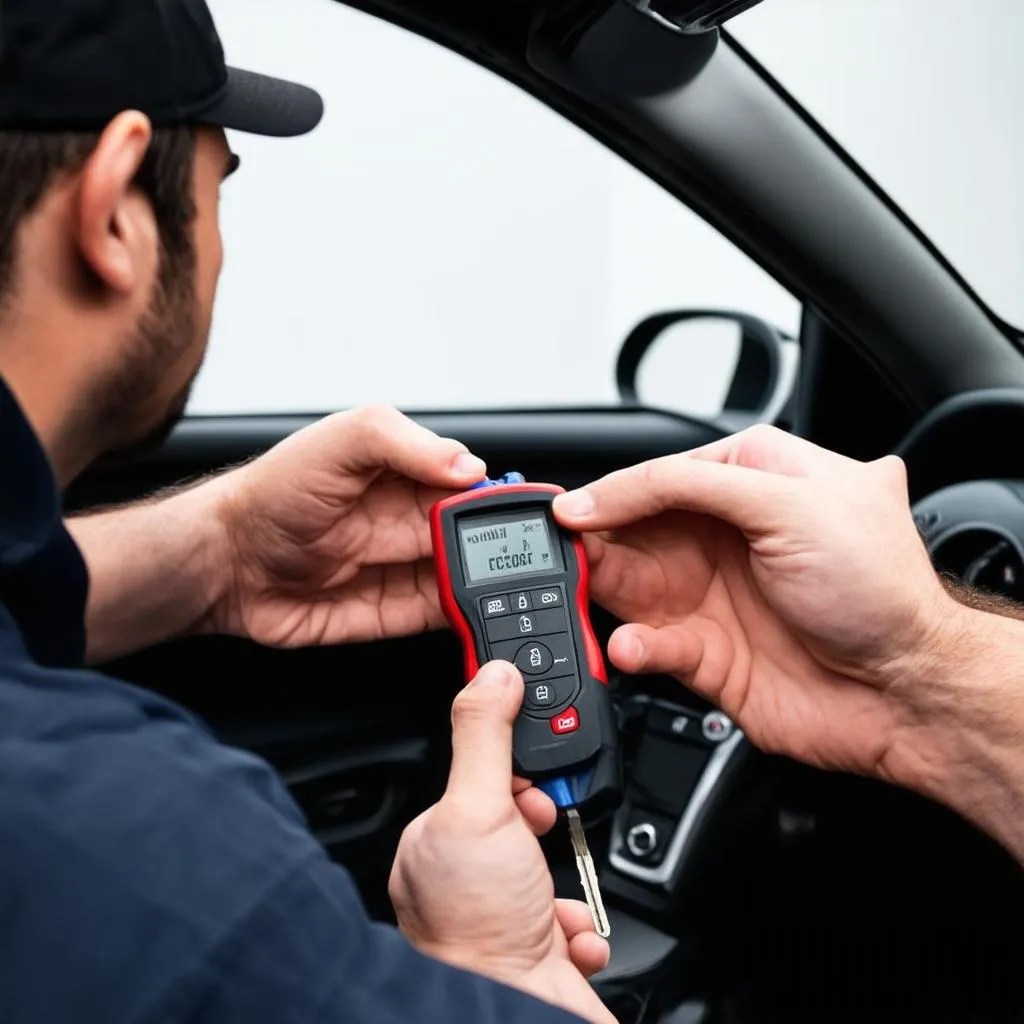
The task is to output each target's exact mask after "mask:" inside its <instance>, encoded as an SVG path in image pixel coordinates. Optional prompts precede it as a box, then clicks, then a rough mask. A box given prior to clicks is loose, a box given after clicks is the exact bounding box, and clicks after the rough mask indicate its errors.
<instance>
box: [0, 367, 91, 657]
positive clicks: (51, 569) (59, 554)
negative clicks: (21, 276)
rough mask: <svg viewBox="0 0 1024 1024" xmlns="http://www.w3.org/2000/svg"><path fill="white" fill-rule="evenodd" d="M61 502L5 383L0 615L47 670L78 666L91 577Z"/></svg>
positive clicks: (1, 393) (1, 397) (0, 410)
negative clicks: (7, 616)
mask: <svg viewBox="0 0 1024 1024" xmlns="http://www.w3.org/2000/svg"><path fill="white" fill-rule="evenodd" d="M61 504H62V503H61V495H60V490H59V488H58V486H57V481H56V478H55V477H54V474H53V469H52V467H51V466H50V461H49V459H48V458H47V456H46V452H45V451H44V450H43V447H42V445H41V444H40V442H39V439H38V438H37V437H36V435H35V432H34V431H33V430H32V427H31V425H30V424H29V422H28V420H27V419H26V418H25V415H24V413H23V412H22V411H21V408H20V406H19V405H18V403H17V400H16V399H15V397H14V395H13V394H12V393H11V391H10V390H9V389H8V387H7V386H6V385H5V384H4V382H3V380H2V378H0V612H2V610H3V608H4V607H6V610H7V611H8V612H9V613H10V615H11V616H12V617H13V619H14V622H15V624H16V625H17V626H18V628H19V631H20V632H21V634H22V638H23V640H24V642H25V645H26V647H28V649H29V651H30V653H31V654H32V655H33V656H34V657H35V658H36V660H37V661H39V662H41V663H43V664H50V665H70V664H78V663H80V662H81V660H82V657H83V656H84V651H85V625H84V622H85V603H86V597H87V593H88V576H87V574H86V569H85V563H84V562H83V561H82V556H81V554H80V553H79V551H78V548H77V547H76V546H75V543H74V541H73V540H72V539H71V536H70V534H68V532H67V531H66V530H65V529H64V523H63V518H62V508H61ZM2 628H3V616H2V614H0V629H2Z"/></svg>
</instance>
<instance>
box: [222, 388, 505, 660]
mask: <svg viewBox="0 0 1024 1024" xmlns="http://www.w3.org/2000/svg"><path fill="white" fill-rule="evenodd" d="M485 473H486V466H485V465H484V463H483V462H482V461H481V460H480V459H478V458H476V456H474V455H471V454H469V452H468V451H467V450H466V448H465V447H464V446H463V445H461V444H459V443H458V442H456V441H451V440H447V439H444V438H440V437H438V436H436V435H435V434H432V433H431V432H430V431H429V430H426V429H424V428H423V427H420V426H417V425H416V424H415V423H413V422H412V421H411V420H409V419H407V418H406V417H405V416H403V415H401V414H400V413H398V412H396V411H395V410H393V409H386V408H383V409H377V408H374V409H363V410H358V411H355V412H346V413H339V414H337V415H335V416H330V417H328V418H327V419H325V420H322V421H320V422H319V423H316V424H314V425H313V426H311V427H308V428H307V429H305V430H302V431H300V432H299V433H297V434H295V435H294V436H293V437H290V438H289V439H287V440H286V441H284V442H282V443H281V444H279V445H278V446H277V447H276V448H274V449H272V450H271V451H270V452H268V453H267V454H266V455H264V456H263V457H262V458H259V459H257V460H255V461H254V462H252V463H250V464H249V465H247V466H244V467H242V468H241V469H238V470H235V471H234V472H232V473H229V474H227V475H225V476H224V477H222V478H220V479H218V480H216V481H214V482H213V483H212V484H210V485H208V486H209V487H211V492H210V494H211V496H216V498H217V500H216V504H215V509H214V510H211V514H216V515H217V517H218V519H219V521H220V523H221V524H222V526H223V537H224V541H225V557H224V570H225V573H226V586H225V587H224V589H223V592H222V593H221V595H220V596H219V598H218V600H217V601H216V603H215V604H214V606H213V608H212V611H211V613H210V616H209V618H208V623H207V628H208V629H209V630H211V631H214V632H220V633H228V634H237V635H242V636H247V637H251V638H252V639H254V640H257V641H259V642H260V643H263V644H266V645H269V646H281V647H302V646H311V645H314V644H337V643H347V642H351V641H358V640H377V639H380V638H382V637H389V636H401V635H405V634H410V633H416V632H420V631H422V630H426V629H430V628H435V627H438V626H441V625H442V624H443V623H444V618H443V616H442V614H441V610H440V606H439V604H438V599H437V591H436V587H435V584H434V575H433V569H432V566H431V562H430V551H431V547H430V531H429V523H428V519H427V514H428V512H429V509H430V506H431V504H433V502H435V501H437V500H438V499H439V498H442V497H444V496H445V495H447V494H450V493H452V492H453V491H455V490H462V489H465V488H467V487H469V486H471V485H472V484H474V483H477V482H478V481H480V480H482V479H483V478H484V475H485Z"/></svg>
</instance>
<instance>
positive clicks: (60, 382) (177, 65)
mask: <svg viewBox="0 0 1024 1024" xmlns="http://www.w3.org/2000/svg"><path fill="white" fill-rule="evenodd" d="M321 112H322V107H321V101H320V98H319V97H318V96H317V94H316V93H314V92H312V91H310V90H308V89H305V88H302V87H300V86H295V85H290V84H287V83H283V82H280V81H276V80H271V79H266V78H262V77H259V76H254V75H251V74H247V73H244V72H239V71H233V70H229V69H227V67H226V66H225V64H224V59H223V53H222V50H221V46H220V42H219V40H218V38H217V35H216V31H215V29H214V26H213V23H212V20H211V18H210V15H209V12H208V10H207V9H206V6H205V4H204V3H203V0H3V2H2V3H0V197H2V202H0V917H2V921H3V928H2V933H0V954H2V955H0V1019H3V1020H4V1021H10V1022H11V1024H16V1022H17V1024H23V1022H24V1024H28V1022H31V1024H49V1022H67V1021H71V1020H79V1021H102V1022H104V1024H128V1022H136V1021H154V1022H155V1021H185V1020H188V1021H191V1022H196V1024H199V1022H203V1021H210V1022H214V1021H216V1022H218V1024H228V1022H232V1021H238V1022H242V1021H244V1022H246V1024H259V1022H261V1021H267V1022H273V1024H283V1022H285V1021H296V1022H298V1021H313V1020H314V1019H315V1020H318V1021H324V1022H327V1021H342V1020H344V1021H358V1022H364V1021H365V1022H373V1024H385V1022H388V1021H445V1022H453V1024H458V1022H459V1021H467V1022H468V1021H473V1022H475V1024H486V1022H488V1021H524V1022H525V1021H527V1020H529V1021H533V1022H537V1024H545V1022H551V1024H554V1022H556V1021H563V1020H565V1021H567V1020H570V1019H572V1017H571V1016H570V1014H569V1013H567V1012H566V1011H567V1010H569V1011H575V1013H577V1014H579V1015H582V1016H585V1017H587V1018H589V1019H590V1020H593V1021H610V1020H611V1018H610V1016H609V1015H608V1014H607V1012H606V1010H605V1009H604V1007H603V1006H602V1005H601V1003H600V1001H599V1000H598V999H597V998H596V996H595V995H594V993H593V991H592V989H591V988H590V986H589V985H588V983H587V980H586V976H587V975H588V974H590V973H592V972H593V971H595V970H597V969H599V968H600V967H601V966H603V964H604V963H605V962H606V961H607V957H608V950H607V946H606V944H605V943H604V942H603V940H601V939H599V938H598V937H597V936H596V935H595V934H594V932H593V928H592V925H591V924H590V919H589V914H588V913H587V910H586V908H585V907H584V906H582V905H581V904H579V903H575V902H563V901H556V900H555V898H554V890H553V884H552V880H551V876H550V873H549V872H548V870H547V866H546V864H545V862H544V858H543V855H542V853H541V850H540V847H539V845H538V842H537V839H536V835H537V834H539V833H542V832H544V831H546V830H547V829H549V828H550V827H551V826H552V825H553V823H554V817H555V812H554V807H553V805H552V804H551V802H550V801H549V800H548V799H547V798H546V797H544V796H543V795H542V794H540V793H539V792H538V791H536V790H533V789H531V788H529V787H527V788H522V787H521V786H518V785H517V786H516V787H515V788H513V779H512V774H511V743H512V738H511V737H512V722H513V720H514V718H515V716H516V714H517V712H518V709H519V706H520V703H521V701H522V697H523V683H522V679H521V678H520V677H519V675H518V673H517V672H515V670H514V669H513V668H512V667H511V666H509V665H503V664H494V665H489V666H485V667H484V669H483V670H482V671H481V673H480V675H479V676H478V677H477V679H476V680H475V681H474V682H473V683H472V684H470V685H469V686H468V687H467V688H466V689H465V690H464V691H463V692H462V693H461V694H460V696H459V698H458V699H457V700H456V704H455V709H454V712H453V727H454V736H453V750H454V757H453V764H452V770H451V777H450V781H449V787H448V791H447V793H446V795H445V797H444V799H443V800H442V801H441V802H440V803H439V804H438V805H437V806H436V807H435V808H432V809H431V810H430V811H428V812H427V813H426V814H425V815H424V816H422V817H421V818H420V819H418V820H417V821H416V822H415V823H414V824H413V825H412V826H410V828H409V829H408V830H407V833H406V835H405V837H404V839H403V843H402V846H401V849H400V852H399V856H398V858H397V860H396V864H395V868H394V873H393V880H392V897H393V900H394V903H395V907H396V911H397V913H398V917H399V921H400V924H401V932H402V933H404V934H402V933H400V932H399V931H396V930H394V929H390V928H385V927H383V926H380V925H375V924H373V923H371V922H370V921H369V920H368V919H367V916H366V913H365V911H364V910H363V908H362V906H361V904H360V902H359V898H358V895H357V893H356V891H355V889H354V887H353V885H352V883H351V881H350V880H349V878H348V876H347V875H346V874H345V872H344V871H343V870H342V869H341V868H340V867H339V866H337V865H335V864H333V863H332V862H331V861H330V860H329V859H328V857H327V856H326V854H325V852H324V850H323V849H322V848H321V847H320V846H319V844H318V843H317V842H316V841H315V840H314V838H313V837H312V836H311V835H310V833H309V832H308V830H307V828H306V826H305V823H304V822H303V820H302V817H301V814H300V813H299V811H298V809H297V808H296V807H295V805H294V803H293V802H292V801H291V799H290V797H289V796H288V794H287V792H286V790H285V788H284V786H283V785H282V783H281V781H280V780H279V779H278V778H277V777H276V776H275V775H274V773H273V772H272V771H271V770H270V768H269V767H268V766H267V765H266V764H264V763H263V762H261V761H259V760H257V759H256V758H253V757H251V756H249V755H246V754H244V753H242V752H240V751H235V750H229V749H227V748H225V747H222V746H220V745H218V744H217V742H216V741H215V739H214V738H213V737H212V736H211V735H210V734H209V733H208V732H207V731H206V730H205V729H204V727H203V726H202V724H201V723H199V722H198V721H196V720H195V719H194V718H193V717H192V716H191V715H189V714H188V713H187V712H186V711H184V710H183V709H181V708H180V707H177V706H176V705H174V704H172V703H170V702H168V701H166V700H163V699H161V698H159V697H158V696H156V695H155V694H151V693H146V692H143V691H140V690H138V689H135V688H133V687H130V686H127V685H124V684H122V683H120V682H117V681H115V680H113V679H110V678H106V677H104V676H102V675H100V674H98V673H95V672H91V671H88V670H87V669H86V668H85V666H86V665H88V664H89V663H93V664H95V663H98V662H103V661H107V660H109V659H111V658H115V657H117V656H119V655H123V654H125V653H127V652H129V651H132V650H135V649H138V648H141V647H144V646H147V645H150V644H153V643H156V642H159V641H161V640H165V639H168V638H170V637H175V636H184V635H186V634H196V633H213V632H216V633H224V634H232V635H236V636H242V637H247V638H250V639H252V640H255V641H257V642H259V643H262V644H267V645H276V646H299V645H309V644H338V643H345V642H351V641H358V640H367V639H373V638H379V637H386V636H398V635H402V634H406V633H412V632H418V631H420V630H423V629H425V628H429V627H434V626H439V625H441V624H442V622H443V619H442V616H441V613H440V610H439V608H438V602H437V595H436V591H435V590H434V588H433V585H432V574H431V570H430V565H429V561H428V556H429V551H430V541H429V532H428V528H427V522H426V519H425V516H424V509H425V508H427V507H429V504H430V503H431V501H432V500H434V499H435V498H436V497H439V496H441V495H444V494H446V493H450V492H452V491H455V490H460V489H464V488H465V487H467V486H469V485H471V484H473V483H475V482H477V481H479V480H481V479H482V478H483V477H484V474H485V471H486V470H485V467H484V465H483V463H482V462H481V461H480V460H479V459H477V458H475V457H474V456H472V455H471V454H470V453H469V452H467V451H466V449H465V448H464V447H463V446H462V445H460V444H458V443H456V442H454V441H450V440H445V439H443V438H439V437H436V436H435V435H433V434H431V433H430V432H428V431H426V430H423V429H421V428H419V427H417V426H416V425H414V424H413V423H412V422H410V421H409V420H407V419H405V418H404V417H402V416H400V415H399V414H398V413H396V412H393V411H391V410H387V409H371V410H363V411H357V412H354V413H346V414H341V415H338V416H334V417H330V418H328V419H326V420H324V421H322V422H320V423H318V424H316V425H315V426H313V427H311V428H310V429H308V430H305V431H303V432H301V433H299V434H297V435H295V436H294V437H292V438H291V439H289V440H288V441H286V442H285V443H284V444H282V445H280V446H279V447H278V448H276V449H275V450H273V451H271V452H270V453H268V454H267V455H266V456H264V457H263V458H261V459H259V460H257V461H255V462H252V463H250V464H247V465H245V466H243V467H239V468H237V469H234V470H232V471H229V472H227V473H225V474H223V475H221V476H219V477H216V478H213V479H211V480H208V481H206V482H205V483H202V484H200V485H198V486H194V487H191V488H184V489H181V490H180V491H178V492H177V493H173V494H169V495H163V496H161V497H160V499H159V500H152V501H149V502H144V503H142V504H140V505H137V506H135V507H132V508H128V509H123V510H120V511H113V512H106V513H101V514H96V515H91V516H86V517H82V518H78V519H75V520H73V521H71V522H70V523H68V524H66V525H65V524H64V523H63V522H62V520H61V507H60V491H61V489H63V488H64V487H65V486H66V485H67V484H68V483H69V482H70V481H72V480H73V479H74V478H75V477H76V476H77V475H78V474H79V473H81V472H82V470H84V469H85V468H86V467H87V466H89V465H90V464H92V463H94V462H95V461H96V460H97V459H99V458H101V457H103V456H105V455H109V453H111V452H124V451H126V450H129V449H131V448H133V447H137V446H138V445H139V444H140V443H148V442H152V441H153V440H155V439H159V438H160V437H162V436H163V435H165V434H166V432H167V431H168V429H169V428H170V427H171V426H172V425H173V424H174V422H175V421H176V420H177V418H178V417H179V416H180V415H181V413H182V410H183V408H184V406H185V402H186V397H187V395H188V391H189V386H190V384H191V382H192V380H193V378H194V376H195V374H196V372H197V370H198V368H199V366H200V364H201V362H202V359H203V356H204V353H205V349H206V344H207V336H208V333H209V329H210V322H211V316H212V309H213V303H214V293H215V290H216V284H217V278H218V275H219V272H220V267H221V256H222V252H221V238H220V232H219V228H218V198H219V189H220V186H221V183H222V181H223V180H224V179H225V178H227V177H228V176H229V175H230V174H231V173H232V171H233V170H235V168H236V167H237V160H236V159H235V158H234V156H233V155H232V154H231V152H230V150H229V148H228V145H227V140H226V136H225V133H224V129H225V128H233V129H237V130H240V131H250V132H258V133H262V134H265V135H279V136H285V135H297V134H301V133H303V132H306V131H309V130H311V129H313V128H314V127H315V126H316V124H317V122H318V121H319V120H320V116H321ZM338 685H344V681H343V680H339V683H338ZM456 968H458V969H456ZM484 976H486V977H484ZM517 990H518V991H517Z"/></svg>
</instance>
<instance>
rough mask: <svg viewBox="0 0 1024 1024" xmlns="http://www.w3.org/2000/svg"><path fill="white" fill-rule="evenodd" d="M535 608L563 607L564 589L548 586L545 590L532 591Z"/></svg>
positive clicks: (531, 595)
mask: <svg viewBox="0 0 1024 1024" xmlns="http://www.w3.org/2000/svg"><path fill="white" fill-rule="evenodd" d="M530 597H532V598H533V607H534V608H561V607H562V591H561V590H559V589H558V587H546V588H545V589H544V590H533V591H531V592H530Z"/></svg>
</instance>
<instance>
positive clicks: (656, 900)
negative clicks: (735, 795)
mask: <svg viewBox="0 0 1024 1024" xmlns="http://www.w3.org/2000/svg"><path fill="white" fill-rule="evenodd" d="M618 707H619V712H620V718H621V722H622V726H623V730H622V732H623V737H624V740H623V753H624V760H625V768H626V771H625V778H626V785H625V797H624V800H623V803H622V805H621V807H620V808H619V810H618V812H617V813H616V815H615V817H614V819H613V821H612V824H611V834H610V838H609V844H608V850H607V857H606V858H604V861H603V864H602V867H601V872H600V877H601V888H602V891H603V892H604V894H605V897H606V900H607V902H608V904H609V914H610V915H611V921H612V938H611V943H612V961H611V963H610V964H609V966H608V967H607V968H606V969H605V971H603V972H602V973H601V974H599V975H598V976H597V977H596V978H595V984H596V985H597V987H598V991H599V992H600V993H601V995H602V996H603V997H604V998H605V999H606V1001H607V1002H608V1004H609V1005H610V1006H611V1007H612V1009H613V1011H614V1012H615V1013H616V1015H617V1016H618V1018H619V1020H621V1021H623V1022H628V1024H648V1022H651V1024H653V1022H656V1021H657V1022H661V1021H663V1020H666V1019H672V1018H671V1014H670V1015H669V1017H668V1018H666V1017H665V1016H664V1014H663V1012H662V1010H661V1009H659V1008H657V1007H656V1006H655V1003H654V1002H653V1001H652V996H653V995H654V993H655V992H656V991H658V992H659V993H663V992H664V990H665V989H666V988H675V989H678V990H680V991H685V989H686V978H685V973H686V970H687V965H688V964H689V963H690V962H691V961H692V956H691V955H690V953H691V952H692V951H690V950H688V948H687V943H688V938H687V934H686V927H685V921H684V920H681V919H680V915H679V905H680V898H681V896H682V895H683V893H684V890H685V887H686V883H687V881H688V878H689V875H690V871H691V869H693V868H695V867H696V865H695V861H696V859H697V858H696V856H695V854H696V852H697V850H698V848H700V847H701V845H702V844H701V839H702V838H703V837H704V836H705V835H706V834H707V832H708V830H709V828H710V827H711V820H712V818H713V817H714V815H715V812H716V811H717V810H718V809H720V807H721V806H722V803H723V801H724V800H725V797H726V793H727V791H728V790H729V787H730V782H731V781H732V780H733V778H734V776H735V774H736V772H737V771H738V769H739V767H740V766H741V764H742V763H743V762H744V761H745V759H746V755H747V753H748V752H749V745H748V744H747V742H746V740H745V739H744V737H743V734H742V732H741V731H740V730H739V729H738V728H737V727H736V726H735V724H734V723H733V722H732V721H731V720H730V719H729V718H728V717H727V716H726V715H724V714H723V713H722V712H720V711H717V710H714V709H707V708H704V709H702V708H700V707H699V706H698V705H697V704H696V701H695V700H694V701H693V703H683V702H676V701H669V700H662V699H659V698H656V697H651V696H647V695H643V694H638V695H633V696H629V697H627V698H625V699H624V700H622V701H620V702H619V705H618ZM683 916H684V917H685V914H684V915H683ZM666 981H667V982H668V984H666ZM693 1019H694V1020H699V1019H700V1018H699V1017H694V1018H693Z"/></svg>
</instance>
